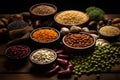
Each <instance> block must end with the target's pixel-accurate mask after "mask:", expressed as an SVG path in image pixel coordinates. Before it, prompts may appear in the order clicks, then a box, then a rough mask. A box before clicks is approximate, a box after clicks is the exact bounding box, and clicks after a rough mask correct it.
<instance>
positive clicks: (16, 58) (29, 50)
mask: <svg viewBox="0 0 120 80" xmlns="http://www.w3.org/2000/svg"><path fill="white" fill-rule="evenodd" d="M13 46H24V47H26V48H28V52H27V53H26V55H25V56H23V57H20V58H18V57H12V56H8V54H7V51H8V50H9V49H10V48H11V47H13ZM30 53H31V49H30V47H29V46H27V45H23V44H22V45H21V44H17V45H12V46H9V47H7V48H6V50H5V55H6V57H8V58H9V59H15V60H20V59H24V58H26V57H27V56H29V54H30Z"/></svg>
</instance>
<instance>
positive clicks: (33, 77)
mask: <svg viewBox="0 0 120 80" xmlns="http://www.w3.org/2000/svg"><path fill="white" fill-rule="evenodd" d="M105 17H106V18H114V17H120V14H108V15H105ZM5 49H6V43H3V44H0V80H10V79H11V80H25V79H26V80H75V78H74V76H72V77H71V78H68V79H58V78H57V76H56V75H55V76H53V77H45V76H42V75H41V74H42V73H41V71H40V70H36V69H35V68H33V67H32V65H31V63H30V62H29V60H27V61H26V62H24V63H20V64H18V63H14V62H11V61H9V60H7V58H6V57H5ZM78 80H120V65H114V66H113V67H112V69H111V72H104V73H101V74H100V76H96V74H92V75H89V76H87V75H82V76H81V77H79V78H78Z"/></svg>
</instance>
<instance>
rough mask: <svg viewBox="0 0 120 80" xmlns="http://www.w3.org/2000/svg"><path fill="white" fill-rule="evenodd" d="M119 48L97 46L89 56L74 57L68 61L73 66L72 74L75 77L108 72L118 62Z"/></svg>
mask: <svg viewBox="0 0 120 80" xmlns="http://www.w3.org/2000/svg"><path fill="white" fill-rule="evenodd" d="M119 57H120V47H118V46H113V45H107V46H104V47H102V46H97V47H96V48H95V51H94V52H93V53H91V54H87V55H83V56H81V55H80V56H75V57H74V58H73V59H71V60H70V63H71V64H73V65H74V69H73V73H75V74H77V75H82V74H89V73H94V72H98V73H99V72H101V71H106V70H110V69H111V67H112V65H114V64H116V63H118V62H120V61H119Z"/></svg>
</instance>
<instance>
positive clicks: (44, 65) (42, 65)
mask: <svg viewBox="0 0 120 80" xmlns="http://www.w3.org/2000/svg"><path fill="white" fill-rule="evenodd" d="M41 50H46V51H49V52H51V53H49V54H53V55H52V56H53V57H54V58H53V59H51V60H50V59H49V60H50V61H48V62H46V61H45V60H47V59H46V58H45V57H46V55H45V54H46V53H43V52H41V53H40V52H39V55H41V54H42V56H41V58H39V59H42V57H43V56H44V55H45V56H44V58H45V59H44V60H43V61H45V62H42V60H39V62H38V60H37V59H36V60H35V59H34V58H33V56H35V54H38V53H37V52H38V51H41ZM46 51H45V52H46ZM37 57H38V55H37ZM47 58H48V57H47ZM49 58H50V57H49ZM56 58H57V54H56V52H55V51H54V50H52V49H49V48H41V49H37V50H34V51H33V52H32V53H31V54H30V56H29V59H30V62H31V63H32V64H33V66H34V67H39V68H49V67H52V66H53V65H54V63H55V61H56Z"/></svg>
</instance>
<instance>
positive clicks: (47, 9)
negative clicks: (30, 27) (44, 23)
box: [29, 3, 57, 20]
mask: <svg viewBox="0 0 120 80" xmlns="http://www.w3.org/2000/svg"><path fill="white" fill-rule="evenodd" d="M29 12H30V15H31V17H32V19H34V20H46V19H50V18H52V17H53V16H54V15H55V13H56V12H57V7H56V6H55V5H54V4H50V3H38V4H35V5H33V6H31V7H30V9H29Z"/></svg>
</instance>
